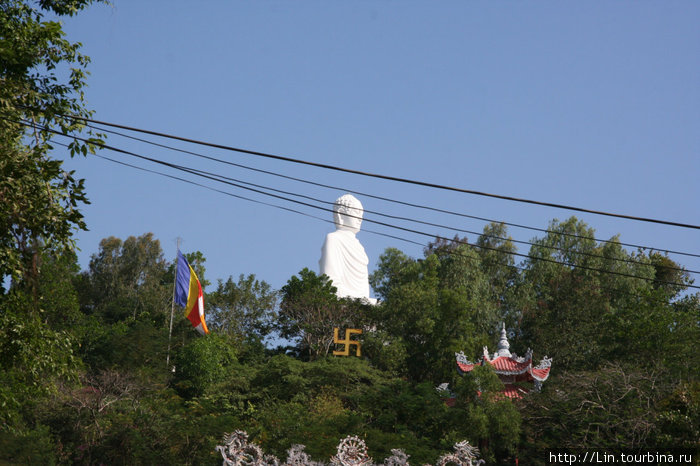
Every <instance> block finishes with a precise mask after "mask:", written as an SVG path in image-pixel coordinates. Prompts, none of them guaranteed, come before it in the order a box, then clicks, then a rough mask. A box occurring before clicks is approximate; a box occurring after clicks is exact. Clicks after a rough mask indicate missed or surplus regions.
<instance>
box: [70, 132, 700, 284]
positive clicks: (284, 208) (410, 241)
mask: <svg viewBox="0 0 700 466" xmlns="http://www.w3.org/2000/svg"><path fill="white" fill-rule="evenodd" d="M57 144H59V145H62V146H64V147H68V145H66V144H62V143H57ZM96 156H97V157H99V158H102V159H104V160H107V161H110V162H113V163H117V164H120V165H124V166H127V167H131V168H135V169H137V170H141V171H145V172H148V173H153V174H157V175H160V176H164V177H167V178H171V179H174V180H177V181H182V182H185V183H189V184H192V185H195V186H199V187H202V188H205V189H208V190H211V191H214V192H218V193H221V194H225V195H228V196H232V197H235V198H238V199H243V200H246V201H250V202H254V203H257V204H261V205H265V206H269V207H274V208H277V209H282V210H285V211H288V212H292V213H297V214H300V215H304V216H306V217H310V218H313V219H316V220H320V221H322V222H325V223H334V222H332V221H330V220H327V219H324V218H321V217H317V216H314V215H309V214H307V213H305V212H301V211H298V210H295V209H290V208H288V207H284V206H280V205H278V204H272V203H268V202H262V201H259V200H256V199H251V198H248V197H245V196H240V195H236V194H233V193H230V192H228V191H222V190H219V189H215V188H212V187H210V186H207V185H203V184H201V183H197V182H193V181H191V180H187V179H185V178H180V177H177V176H173V175H169V174H166V173H162V172H158V171H156V170H150V169H147V168H143V167H139V166H137V165H133V164H129V163H125V162H122V161H119V160H115V159H112V158H110V157H106V156H103V155H99V154H96ZM362 231H363V232H366V233H371V234H375V235H379V236H384V237H389V238H393V239H397V240H400V241H404V242H407V243H411V244H415V245H418V246H423V247H426V246H427V245H426V244H424V243H420V242H417V241H413V240H409V239H406V238H402V237H399V236H394V235H389V234H386V233H381V232H377V231H373V230H368V229H363V230H362ZM443 239H446V240H448V241H451V242H457V243H458V244H467V243H465V242H462V241H459V240H457V241H455V240H454V239H448V238H443ZM502 252H504V253H505V254H509V253H508V252H505V251H502ZM447 254H449V255H452V256H458V257H463V258H465V259H468V260H475V259H476V258H475V257H472V256H467V255H465V254H463V253H461V252H459V251H457V250H448V251H447ZM503 265H504V266H506V267H509V268H514V269H516V270H520V271H527V270H528V269H527V268H525V267H520V266H517V265H514V264H503ZM603 272H605V273H608V272H607V271H603ZM636 278H639V279H641V280H645V281H650V280H651V281H655V282H660V283H665V284H672V283H669V282H662V281H659V280H653V279H648V278H644V277H636ZM676 285H679V286H685V285H680V284H676ZM691 287H692V286H691ZM692 288H697V287H692ZM599 289H600V290H602V291H609V292H616V293H619V292H623V293H625V294H628V295H633V296H637V297H641V295H639V294H637V293H633V292H632V291H630V290H628V289H621V288H620V289H613V288H610V287H599Z"/></svg>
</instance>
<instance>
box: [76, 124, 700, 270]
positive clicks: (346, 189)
mask: <svg viewBox="0 0 700 466" xmlns="http://www.w3.org/2000/svg"><path fill="white" fill-rule="evenodd" d="M88 126H89V127H91V128H93V129H95V130H98V131H105V132H107V133H110V134H115V135H118V136H122V137H125V138H129V139H132V140H136V141H140V142H143V143H146V144H151V145H154V146H157V147H162V148H165V149H169V150H173V151H177V152H181V153H185V154H189V155H193V156H196V157H200V158H204V159H206V160H211V161H215V162H219V163H223V164H227V165H232V166H235V167H238V168H243V169H246V170H251V171H255V172H259V173H264V174H268V175H273V176H277V177H281V178H285V179H290V180H293V181H298V182H302V183H306V184H311V185H314V186H319V187H323V188H328V189H334V190H340V191H346V192H351V193H353V194H358V195H362V196H366V197H369V198H374V199H379V200H383V201H387V202H392V203H397V204H402V205H406V206H410V207H416V208H421V209H427V210H431V211H437V212H441V213H447V214H452V215H457V216H461V217H466V218H472V219H477V220H481V221H488V222H492V223H502V224H504V225H508V226H515V227H518V228H525V229H529V230H535V231H539V232H545V233H548V234H556V235H561V236H567V237H574V238H582V239H593V240H595V241H597V242H601V243H609V244H614V243H617V244H620V245H622V246H628V247H635V248H639V249H650V250H652V251H659V252H664V253H669V254H679V255H686V256H692V257H700V254H692V253H687V252H681V251H673V250H667V249H659V248H654V247H650V246H642V245H637V244H631V243H623V242H619V241H611V240H605V239H598V238H590V237H585V236H580V235H576V234H572V233H567V232H559V231H552V230H547V229H542V228H535V227H529V226H525V225H520V224H514V223H509V222H504V221H501V220H493V219H487V218H483V217H476V216H472V215H467V214H462V213H459V212H454V211H449V210H443V209H438V208H435V207H430V206H424V205H419V204H412V203H408V202H404V201H399V200H396V199H390V198H387V197H382V196H376V195H373V194H369V193H364V192H360V191H356V190H353V189H349V188H341V187H337V186H332V185H327V184H323V183H318V182H314V181H310V180H305V179H302V178H296V177H292V176H289V175H283V174H280V173H276V172H273V171H269V170H262V169H259V168H254V167H250V166H247V165H243V164H239V163H235V162H231V161H228V160H222V159H219V158H216V157H212V156H208V155H204V154H200V153H197V152H192V151H189V150H184V149H180V148H177V147H172V146H168V145H165V144H160V143H157V142H154V141H149V140H147V139H142V138H138V137H135V136H132V135H128V134H124V133H120V132H118V131H113V130H109V129H106V128H100V127H97V126H93V125H90V124H88ZM218 176H220V175H218ZM227 179H229V180H232V181H236V182H239V183H244V184H249V185H252V186H257V187H262V188H264V189H269V190H272V191H275V192H281V193H283V194H289V195H294V196H298V197H303V198H307V199H312V200H315V201H317V202H323V203H327V204H330V203H329V202H326V201H322V200H319V199H316V198H312V197H310V196H304V195H301V194H296V193H292V192H288V191H281V190H277V189H274V188H269V187H264V186H260V185H256V184H254V183H249V182H245V181H241V180H236V179H234V178H227ZM365 212H368V213H374V214H377V215H381V216H385V217H389V218H394V219H397V220H405V221H411V222H416V223H421V224H424V225H430V226H435V227H440V228H447V229H451V230H455V231H461V232H463V233H469V234H474V235H478V236H483V233H478V232H474V231H471V230H465V229H461V228H457V227H450V226H446V225H440V224H435V223H430V222H424V221H420V220H416V219H411V218H407V217H401V216H395V215H390V214H383V213H381V212H373V211H369V210H365ZM485 236H487V237H490V238H495V239H500V240H511V241H513V242H515V243H521V244H528V245H531V246H532V245H534V243H532V242H529V241H521V240H514V239H509V238H501V237H498V236H492V235H485ZM540 246H542V247H546V248H550V249H557V250H560V251H566V250H565V249H562V248H557V247H554V246H547V245H540ZM574 253H575V254H583V255H590V256H592V257H600V256H598V255H596V254H590V253H586V252H581V251H579V252H574ZM614 260H619V261H623V262H632V263H639V262H638V261H634V260H630V259H619V258H617V259H614ZM675 269H676V270H681V271H683V270H684V269H680V268H675ZM685 271H687V272H692V273H700V272H698V271H692V270H685Z"/></svg>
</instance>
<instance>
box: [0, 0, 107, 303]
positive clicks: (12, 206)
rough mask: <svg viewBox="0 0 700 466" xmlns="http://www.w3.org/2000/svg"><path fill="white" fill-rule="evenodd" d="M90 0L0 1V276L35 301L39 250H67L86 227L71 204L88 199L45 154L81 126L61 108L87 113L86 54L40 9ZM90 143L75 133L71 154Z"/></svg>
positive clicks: (63, 11) (63, 10)
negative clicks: (26, 291)
mask: <svg viewBox="0 0 700 466" xmlns="http://www.w3.org/2000/svg"><path fill="white" fill-rule="evenodd" d="M90 3H92V1H91V0H63V1H41V2H38V4H36V3H30V2H24V1H19V0H7V1H4V2H3V3H2V5H0V152H2V154H3V156H2V157H1V158H0V201H1V202H0V279H2V280H4V278H5V277H6V276H8V275H10V276H11V277H12V279H13V280H14V282H15V283H18V282H19V281H22V282H23V283H24V286H27V287H29V288H30V289H31V290H32V293H33V295H34V307H35V308H36V307H37V301H38V295H37V291H36V289H35V288H36V282H37V277H38V273H39V268H40V263H39V258H40V256H41V254H42V252H43V251H59V252H60V251H65V250H69V249H72V248H73V247H74V244H73V240H72V235H73V233H74V232H75V231H76V230H77V229H84V228H85V223H84V221H83V217H82V214H81V213H80V211H79V210H78V207H79V205H80V204H81V203H86V202H87V199H86V197H85V192H84V186H83V181H82V180H78V179H75V178H74V177H73V173H68V172H66V171H65V170H63V169H62V168H61V162H60V161H57V160H51V159H50V157H49V155H48V154H49V152H50V151H51V149H52V146H51V139H52V138H53V137H54V136H55V135H56V133H58V134H63V135H67V136H69V137H70V136H71V135H74V134H77V133H79V132H80V131H82V130H83V129H85V125H84V124H83V123H82V122H80V121H78V120H74V119H72V118H69V117H67V116H66V115H77V116H88V115H89V113H90V112H89V111H88V110H87V109H86V108H85V105H84V96H83V89H84V87H85V85H86V82H85V78H86V74H87V72H86V69H85V68H86V66H87V64H88V62H89V58H88V57H86V56H84V55H81V54H80V53H79V49H80V44H79V43H70V42H68V41H67V40H66V39H65V38H64V37H63V35H64V34H63V31H62V29H61V25H60V23H59V22H56V21H47V20H45V19H44V15H45V14H47V13H51V14H55V15H59V16H60V15H73V14H75V13H77V12H78V11H79V10H81V9H83V8H84V7H85V6H87V5H88V4H90ZM66 68H67V70H66ZM65 71H68V72H67V73H65ZM64 76H68V77H67V78H65V77H64ZM34 124H37V125H39V126H38V127H37V126H32V125H34ZM87 133H88V137H90V131H89V130H88V131H87ZM94 142H96V140H94V141H91V142H90V143H83V142H81V141H78V140H74V141H73V142H72V143H71V153H77V152H80V153H83V154H87V153H88V151H90V150H92V148H93V147H94V144H93V143H94Z"/></svg>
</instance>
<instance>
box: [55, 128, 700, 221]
mask: <svg viewBox="0 0 700 466" xmlns="http://www.w3.org/2000/svg"><path fill="white" fill-rule="evenodd" d="M67 117H69V118H73V119H76V120H81V121H85V122H90V123H96V124H100V125H105V126H110V127H113V128H120V129H125V130H129V131H135V132H139V133H144V134H151V135H153V136H158V137H163V138H168V139H175V140H178V141H183V142H188V143H191V144H198V145H203V146H208V147H214V148H217V149H223V150H228V151H234V152H239V153H243V154H249V155H254V156H258V157H265V158H270V159H274V160H281V161H285V162H291V163H297V164H303V165H309V166H314V167H318V168H324V169H327V170H335V171H340V172H345V173H351V174H355V175H361V176H367V177H371V178H379V179H383V180H389V181H396V182H399V183H407V184H413V185H418V186H425V187H428V188H435V189H442V190H447V191H454V192H460V193H465V194H473V195H477V196H485V197H491V198H496V199H503V200H507V201H513V202H521V203H526V204H533V205H540V206H546V207H554V208H557V209H564V210H572V211H576V212H585V213H589V214H594V215H604V216H608V217H616V218H623V219H627V220H635V221H640V222H649V223H657V224H662V225H670V226H675V227H680V228H691V229H695V230H700V225H693V224H687V223H680V222H673V221H668V220H660V219H654V218H647V217H638V216H633V215H625V214H617V213H612V212H605V211H599V210H593V209H585V208H582V207H575V206H568V205H564V204H558V203H553V202H544V201H535V200H532V199H524V198H518V197H513V196H505V195H500V194H492V193H486V192H482V191H475V190H471V189H464V188H456V187H453V186H446V185H442V184H437V183H430V182H427V181H420V180H412V179H408V178H401V177H396V176H391V175H382V174H378V173H370V172H364V171H360V170H354V169H350V168H344V167H339V166H335V165H329V164H324V163H318V162H311V161H308V160H302V159H297V158H292V157H286V156H282V155H275V154H269V153H265V152H259V151H253V150H248V149H241V148H238V147H232V146H227V145H223V144H215V143H211V142H206V141H199V140H196V139H191V138H185V137H181V136H175V135H171V134H166V133H161V132H157V131H152V130H146V129H141V128H135V127H130V126H126V125H120V124H117V123H110V122H105V121H100V120H94V119H91V118H85V117H80V116H73V115H67Z"/></svg>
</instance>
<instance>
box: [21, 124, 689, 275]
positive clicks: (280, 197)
mask: <svg viewBox="0 0 700 466" xmlns="http://www.w3.org/2000/svg"><path fill="white" fill-rule="evenodd" d="M22 124H24V125H26V126H31V124H29V123H22ZM44 129H46V130H48V131H51V132H54V133H55V134H58V135H62V136H65V137H70V138H73V139H78V140H83V141H84V142H87V140H85V139H83V138H79V137H76V136H68V135H63V134H61V133H59V132H58V131H55V130H52V129H49V128H44ZM97 145H98V146H100V147H102V148H104V149H108V150H112V151H115V152H117V153H122V154H125V155H130V156H133V157H137V158H140V159H142V160H147V161H151V162H153V163H157V164H160V165H164V166H167V167H170V168H173V169H175V170H179V171H184V172H186V173H190V174H193V175H195V176H200V177H203V178H208V179H211V180H214V181H218V182H220V183H224V184H228V185H231V186H234V187H238V188H241V189H245V190H249V191H253V192H256V193H258V194H263V195H266V196H271V197H274V198H278V199H281V200H285V201H288V202H292V203H296V204H300V205H304V206H307V207H311V208H314V209H319V210H323V211H327V212H332V209H328V208H324V207H320V206H316V205H313V204H309V203H307V202H303V201H298V200H295V199H289V198H285V197H283V196H279V195H276V194H271V193H267V192H264V191H260V190H258V189H254V188H250V187H246V186H243V185H240V184H236V183H233V182H230V181H225V180H222V179H220V178H217V177H216V176H212V175H207V174H203V173H201V171H199V170H194V169H190V168H188V167H184V166H180V165H177V164H172V163H170V162H165V161H162V160H158V159H154V158H151V157H146V156H143V155H140V154H136V153H133V152H130V151H125V150H123V149H119V148H116V147H113V146H110V145H107V144H104V143H97ZM365 221H367V222H370V223H374V224H377V225H382V226H385V227H389V228H395V229H398V230H402V231H405V232H408V233H413V234H418V235H422V236H428V237H430V238H434V237H435V235H434V234H431V233H426V232H423V231H419V230H414V229H411V228H406V227H401V226H397V225H392V224H389V223H385V222H380V221H377V220H371V219H365ZM450 241H453V242H457V243H460V244H465V245H466V244H468V243H467V242H465V241H461V240H454V239H453V240H450ZM471 246H472V247H479V248H482V249H487V250H494V251H498V252H502V253H505V254H509V255H512V256H518V257H523V258H527V259H529V260H537V261H542V262H548V263H553V264H558V265H564V266H567V267H572V268H578V269H583V270H589V271H593V272H600V273H607V274H612V275H618V276H623V277H627V278H634V279H640V280H645V281H650V282H655V283H660V284H665V285H672V286H679V287H684V288H686V287H687V288H697V289H700V286H694V285H689V284H688V285H686V284H682V283H676V282H667V281H664V280H657V279H653V278H647V277H640V276H637V275H633V274H628V273H624V272H617V271H613V270H605V269H598V268H595V267H589V266H585V265H581V264H572V263H569V262H559V261H556V260H553V259H548V258H543V257H536V256H531V255H526V254H521V253H516V252H512V251H502V250H499V249H497V248H490V247H486V246H481V245H471Z"/></svg>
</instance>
